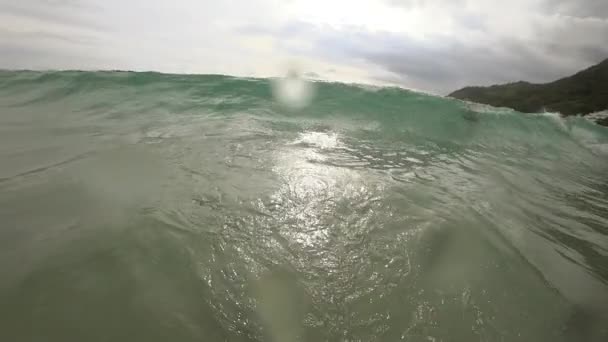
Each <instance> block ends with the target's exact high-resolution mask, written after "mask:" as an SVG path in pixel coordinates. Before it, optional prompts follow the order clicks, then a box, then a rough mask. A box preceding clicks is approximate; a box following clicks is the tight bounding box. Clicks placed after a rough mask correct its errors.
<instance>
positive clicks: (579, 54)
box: [266, 18, 608, 93]
mask: <svg viewBox="0 0 608 342" xmlns="http://www.w3.org/2000/svg"><path fill="white" fill-rule="evenodd" d="M535 30H536V34H535V36H537V37H538V38H537V39H533V40H532V39H518V38H512V37H491V38H492V39H491V40H490V41H489V42H488V43H487V44H481V43H480V42H476V41H467V40H461V39H458V38H457V37H454V36H446V35H443V36H442V35H436V36H433V37H427V39H414V38H412V37H410V36H408V35H406V34H396V33H388V32H377V31H373V32H372V31H366V30H362V29H361V28H347V29H335V28H332V27H328V26H314V25H311V24H309V23H298V22H292V23H290V24H289V25H288V27H284V28H282V29H278V30H276V31H274V32H273V33H272V34H274V35H276V36H277V37H278V40H280V41H287V40H290V39H297V40H303V41H308V42H309V43H312V49H311V50H309V51H307V52H306V53H308V54H310V55H314V56H317V55H321V56H323V57H324V58H326V59H328V60H331V61H333V62H335V63H336V64H352V63H354V62H357V61H364V62H366V63H369V64H372V65H376V66H378V67H380V68H382V69H384V70H385V71H386V73H383V74H376V75H371V78H373V79H376V80H382V81H388V82H391V83H399V84H401V85H404V86H406V87H413V88H418V89H427V90H431V91H434V92H439V93H447V92H450V91H452V90H455V89H458V88H460V87H463V86H466V85H490V84H496V83H503V82H514V81H519V80H527V81H532V82H548V81H552V80H555V79H557V78H560V77H563V76H566V75H568V74H570V73H573V72H575V71H578V70H580V69H581V68H584V67H586V66H589V65H591V64H593V63H597V62H599V61H601V60H603V59H605V58H606V57H608V46H606V45H598V44H597V42H598V41H599V40H601V39H602V37H608V22H602V21H597V20H581V19H576V18H571V19H565V21H564V20H562V21H559V22H558V25H557V26H552V25H549V24H546V25H540V26H538V27H536V28H535ZM266 33H268V31H266ZM291 52H294V53H303V52H302V51H301V50H297V51H295V50H293V51H291Z"/></svg>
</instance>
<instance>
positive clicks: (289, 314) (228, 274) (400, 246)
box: [0, 71, 608, 342]
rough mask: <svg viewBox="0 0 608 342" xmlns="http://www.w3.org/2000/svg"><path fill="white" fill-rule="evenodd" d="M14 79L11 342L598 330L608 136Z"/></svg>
mask: <svg viewBox="0 0 608 342" xmlns="http://www.w3.org/2000/svg"><path fill="white" fill-rule="evenodd" d="M316 94H317V95H316V97H315V98H314V99H313V101H312V103H311V104H310V105H309V106H307V107H305V108H302V109H299V110H295V109H290V108H287V107H284V106H283V105H281V104H278V103H276V102H275V100H274V99H273V96H272V91H271V86H270V82H269V81H268V80H258V79H237V78H229V77H223V76H171V75H160V74H151V73H140V74H137V73H118V72H116V73H110V72H105V73H79V72H55V73H39V72H7V71H5V72H0V341H11V342H13V341H14V342H19V341H61V342H64V341H130V342H131V341H146V342H150V341H286V342H290V341H607V340H608V325H607V324H606V322H607V321H608V320H607V318H608V316H607V313H608V181H607V178H606V175H607V174H608V173H607V172H608V129H605V128H602V127H599V126H596V125H594V124H591V123H589V122H587V121H586V120H584V119H580V118H571V119H567V120H563V119H559V118H558V117H557V116H554V115H549V114H547V115H522V114H518V113H514V112H509V111H505V110H498V109H492V108H486V107H482V106H473V105H469V104H465V103H462V102H459V101H455V100H449V99H443V98H437V97H431V96H427V95H423V94H417V93H413V92H408V91H404V90H398V89H374V88H365V87H357V86H349V85H344V84H329V83H318V84H316Z"/></svg>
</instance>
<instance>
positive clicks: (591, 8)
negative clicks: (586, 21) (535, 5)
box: [544, 0, 608, 19]
mask: <svg viewBox="0 0 608 342" xmlns="http://www.w3.org/2000/svg"><path fill="white" fill-rule="evenodd" d="M544 5H545V7H546V9H547V10H548V11H549V12H551V13H559V14H563V15H568V16H575V17H582V18H603V19H606V18H608V1H606V0H546V2H545V4H544Z"/></svg>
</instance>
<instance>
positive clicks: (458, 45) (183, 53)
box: [0, 0, 608, 93]
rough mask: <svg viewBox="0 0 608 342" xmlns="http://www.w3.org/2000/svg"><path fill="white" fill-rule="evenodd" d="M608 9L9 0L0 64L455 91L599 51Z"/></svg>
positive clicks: (593, 4) (296, 0) (540, 74)
mask: <svg viewBox="0 0 608 342" xmlns="http://www.w3.org/2000/svg"><path fill="white" fill-rule="evenodd" d="M262 13H263V15H262ZM606 18H608V1H605V0H583V1H574V0H510V1H503V2H498V1H493V0H492V1H491V0H456V1H454V0H360V1H357V2H350V1H346V0H335V1H329V2H328V1H322V0H306V1H305V0H290V1H281V0H248V1H246V0H227V1H221V2H220V1H211V0H202V1H196V0H175V1H161V0H156V1H145V0H132V1H129V2H125V1H121V0H107V1H104V2H99V1H95V0H21V1H18V2H15V1H12V0H0V68H83V69H86V68H94V69H131V70H158V71H165V72H188V73H192V72H195V73H226V74H237V75H250V74H251V75H256V76H273V75H276V74H277V70H279V69H280V68H279V66H285V65H288V64H289V63H290V61H293V60H296V61H299V62H301V64H303V65H302V69H303V70H307V71H309V72H311V73H315V74H318V75H324V76H328V77H330V78H331V79H335V80H350V78H349V77H351V76H352V78H353V79H356V80H359V81H368V82H374V83H377V82H385V83H392V84H399V85H402V86H405V87H411V88H416V89H423V90H428V91H432V92H438V93H447V92H450V91H452V90H454V89H456V88H459V87H462V86H465V85H472V84H475V85H488V84H494V83H501V82H510V81H518V80H528V81H533V82H546V81H551V80H553V79H556V78H559V77H561V76H565V75H568V74H570V73H573V72H575V71H577V70H579V69H581V68H584V67H586V66H588V65H591V64H593V63H596V62H599V61H600V60H602V59H604V58H606V57H608V47H607V46H608V44H606V43H607V41H606V37H608V19H606ZM330 70H331V71H330Z"/></svg>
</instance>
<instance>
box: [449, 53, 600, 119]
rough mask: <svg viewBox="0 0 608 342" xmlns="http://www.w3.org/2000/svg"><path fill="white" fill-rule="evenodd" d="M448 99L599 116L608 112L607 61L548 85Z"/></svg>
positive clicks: (471, 91)
mask: <svg viewBox="0 0 608 342" xmlns="http://www.w3.org/2000/svg"><path fill="white" fill-rule="evenodd" d="M449 96H450V97H454V98H457V99H461V100H468V101H473V102H477V103H483V104H488V105H491V106H495V107H509V108H513V109H515V110H517V111H520V112H526V113H535V112H541V111H550V112H559V113H561V114H563V115H566V116H568V115H579V114H581V115H586V114H589V113H594V112H599V111H602V110H606V109H608V59H607V60H605V61H603V62H601V63H599V64H597V65H594V66H592V67H590V68H588V69H586V70H583V71H581V72H579V73H577V74H576V75H573V76H570V77H566V78H562V79H560V80H557V81H555V82H551V83H545V84H533V83H528V82H516V83H510V84H505V85H494V86H491V87H466V88H463V89H460V90H457V91H455V92H453V93H451V94H450V95H449ZM602 124H604V125H606V124H608V122H606V120H604V122H602Z"/></svg>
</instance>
